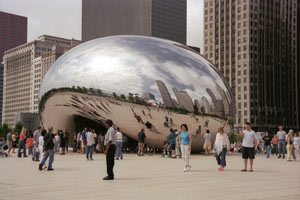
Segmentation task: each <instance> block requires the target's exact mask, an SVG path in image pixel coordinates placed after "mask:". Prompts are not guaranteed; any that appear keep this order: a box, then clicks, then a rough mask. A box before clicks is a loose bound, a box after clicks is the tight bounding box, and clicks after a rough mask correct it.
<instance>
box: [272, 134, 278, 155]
mask: <svg viewBox="0 0 300 200" xmlns="http://www.w3.org/2000/svg"><path fill="white" fill-rule="evenodd" d="M277 150H278V137H277V135H276V134H275V135H274V137H273V138H272V154H275V155H276V156H277Z"/></svg>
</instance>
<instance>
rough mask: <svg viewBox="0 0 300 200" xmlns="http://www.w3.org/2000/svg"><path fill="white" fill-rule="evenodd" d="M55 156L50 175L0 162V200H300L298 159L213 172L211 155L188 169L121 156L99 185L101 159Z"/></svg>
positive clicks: (26, 164)
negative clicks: (111, 175)
mask: <svg viewBox="0 0 300 200" xmlns="http://www.w3.org/2000/svg"><path fill="white" fill-rule="evenodd" d="M94 159H95V160H94V161H86V159H85V156H84V155H82V154H77V153H76V154H74V153H69V154H68V155H65V156H61V155H55V161H54V165H53V167H54V168H55V170H54V171H45V170H44V171H39V170H38V163H36V162H33V161H31V158H17V157H16V154H14V155H13V156H11V157H8V158H0V200H38V199H39V200H40V199H43V200H44V199H51V200H60V199H61V200H68V199H70V200H77V199H78V200H91V199H104V200H106V199H122V200H127V199H142V200H144V199H149V200H150V199H151V200H153V199H154V200H158V199H165V200H167V199H172V200H175V199H176V200H177V199H180V200H181V199H184V200H189V199H223V200H224V199H230V200H234V199H239V200H240V199H243V200H244V199H249V200H250V199H251V200H255V199H264V200H268V199H272V200H277V199H278V200H290V199H297V200H299V199H300V161H296V162H287V161H286V160H283V159H277V158H275V157H274V156H272V157H271V158H269V159H267V158H265V156H263V155H259V156H257V157H256V159H255V163H254V164H255V166H254V172H253V173H251V172H240V170H241V169H242V168H243V161H242V158H241V155H239V154H232V155H229V156H228V157H227V168H226V171H223V172H219V171H217V165H216V161H215V158H214V157H213V156H203V155H192V159H191V165H192V169H191V171H189V172H183V160H182V159H169V158H161V157H160V155H155V156H151V157H150V156H144V157H138V156H137V155H135V154H125V155H124V160H117V161H116V164H115V180H113V181H103V180H102V177H104V176H105V175H106V173H105V172H106V166H105V157H104V155H103V154H96V155H94Z"/></svg>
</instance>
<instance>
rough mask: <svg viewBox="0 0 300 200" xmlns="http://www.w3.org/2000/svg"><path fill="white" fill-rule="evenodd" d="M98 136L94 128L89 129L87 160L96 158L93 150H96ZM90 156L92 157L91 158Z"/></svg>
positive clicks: (87, 135)
mask: <svg viewBox="0 0 300 200" xmlns="http://www.w3.org/2000/svg"><path fill="white" fill-rule="evenodd" d="M96 137H97V135H96V133H95V131H94V130H92V129H89V131H88V132H87V133H86V159H87V160H89V159H90V160H94V159H93V151H94V144H95V138H96ZM89 156H90V158H89Z"/></svg>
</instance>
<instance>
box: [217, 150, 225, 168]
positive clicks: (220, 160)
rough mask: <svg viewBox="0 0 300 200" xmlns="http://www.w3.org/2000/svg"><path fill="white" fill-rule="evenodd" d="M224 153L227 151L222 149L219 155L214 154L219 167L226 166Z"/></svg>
mask: <svg viewBox="0 0 300 200" xmlns="http://www.w3.org/2000/svg"><path fill="white" fill-rule="evenodd" d="M226 152H227V149H226V148H224V149H223V151H222V152H221V153H220V154H219V155H218V154H216V159H217V162H218V165H221V166H223V167H225V166H226Z"/></svg>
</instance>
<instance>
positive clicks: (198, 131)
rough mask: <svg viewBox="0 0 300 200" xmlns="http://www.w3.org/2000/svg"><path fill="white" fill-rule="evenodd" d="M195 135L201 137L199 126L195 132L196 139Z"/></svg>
mask: <svg viewBox="0 0 300 200" xmlns="http://www.w3.org/2000/svg"><path fill="white" fill-rule="evenodd" d="M197 135H201V125H199V126H198V128H197V130H196V131H195V135H194V137H196V136H197Z"/></svg>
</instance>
